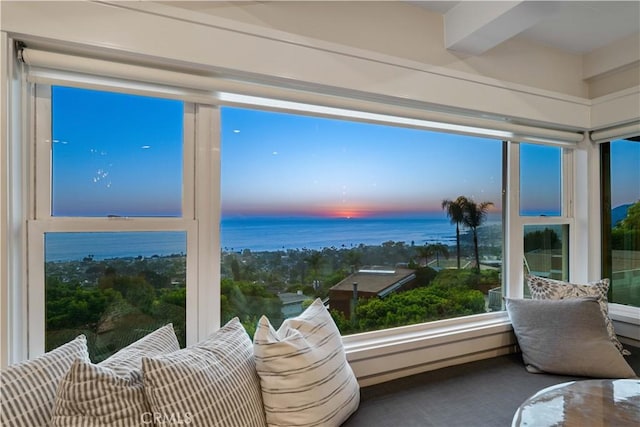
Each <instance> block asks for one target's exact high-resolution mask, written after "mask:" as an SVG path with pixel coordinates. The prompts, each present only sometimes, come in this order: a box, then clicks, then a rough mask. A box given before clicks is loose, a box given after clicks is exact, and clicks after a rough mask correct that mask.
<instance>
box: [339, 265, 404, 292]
mask: <svg viewBox="0 0 640 427" xmlns="http://www.w3.org/2000/svg"><path fill="white" fill-rule="evenodd" d="M414 278H415V270H412V269H410V268H401V267H395V268H393V267H368V268H363V269H360V270H358V271H357V272H356V273H353V274H351V275H349V276H348V277H347V278H345V279H343V280H342V281H340V282H339V283H338V284H336V285H334V286H332V287H331V290H334V291H350V292H351V291H353V284H354V283H357V284H358V292H366V293H375V294H377V295H379V296H384V295H386V294H388V293H390V292H392V291H393V290H394V289H396V288H398V287H400V286H402V285H404V284H406V283H408V282H409V281H411V280H413V279H414Z"/></svg>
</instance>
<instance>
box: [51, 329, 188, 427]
mask: <svg viewBox="0 0 640 427" xmlns="http://www.w3.org/2000/svg"><path fill="white" fill-rule="evenodd" d="M179 349H180V344H179V343H178V339H177V338H176V334H175V332H174V330H173V325H172V324H168V325H165V326H163V327H161V328H159V329H157V330H155V331H153V332H151V333H150V334H148V335H146V336H145V337H143V338H141V339H139V340H138V341H136V342H134V343H132V344H130V345H128V346H127V347H125V348H123V349H121V350H120V351H118V352H117V353H116V354H114V355H112V356H111V357H109V358H108V359H106V360H104V361H102V362H101V363H99V364H98V365H94V364H91V363H89V362H88V361H76V362H75V363H74V364H73V366H72V367H71V369H70V370H69V372H68V373H67V375H65V377H64V378H63V379H62V381H61V382H60V386H59V387H58V392H57V394H56V400H55V408H54V411H53V420H52V425H53V426H54V427H55V426H83V427H92V426H131V427H133V426H139V425H143V424H146V423H147V422H148V424H152V419H153V414H152V413H151V407H150V406H149V403H148V402H147V399H146V396H145V393H144V389H143V382H142V357H143V356H157V355H161V354H169V353H173V352H175V351H178V350H179Z"/></svg>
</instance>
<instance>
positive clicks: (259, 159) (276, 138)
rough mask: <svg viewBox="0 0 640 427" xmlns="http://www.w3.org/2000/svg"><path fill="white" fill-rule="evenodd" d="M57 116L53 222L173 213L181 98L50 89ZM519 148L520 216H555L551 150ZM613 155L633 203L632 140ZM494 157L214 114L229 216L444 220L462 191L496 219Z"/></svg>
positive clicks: (351, 128) (458, 144)
mask: <svg viewBox="0 0 640 427" xmlns="http://www.w3.org/2000/svg"><path fill="white" fill-rule="evenodd" d="M53 111H54V118H53V140H54V141H53V142H54V149H53V169H54V172H53V200H54V203H53V210H54V214H55V215H63V216H64V215H71V216H76V215H87V216H105V215H122V216H127V215H128V216H141V215H157V216H176V215H180V211H181V208H180V204H181V197H182V194H181V175H182V151H181V150H182V142H181V138H182V137H181V135H182V126H183V124H182V112H183V104H182V103H181V102H179V101H172V100H161V99H151V98H145V97H140V96H133V95H122V94H111V93H104V92H95V91H88V90H79V89H69V88H54V92H53ZM521 151H522V156H523V158H524V159H526V162H523V167H522V185H521V191H522V194H523V197H522V206H521V211H522V212H523V213H525V214H533V215H540V214H545V215H557V214H558V209H559V200H560V160H559V159H560V156H559V152H560V151H559V149H558V148H554V147H544V146H535V145H531V144H526V145H524V144H523V145H522V149H521ZM612 157H613V158H616V159H621V160H620V161H621V164H622V165H623V167H616V168H615V169H614V171H613V173H614V176H613V177H612V180H613V181H614V183H618V185H616V186H617V187H619V188H617V189H616V192H615V193H614V195H613V201H612V202H613V203H612V205H613V206H614V207H615V206H617V205H620V204H623V203H632V202H634V201H636V200H637V199H638V197H639V194H640V175H639V174H640V172H639V170H640V168H639V167H638V165H640V144H638V143H627V144H620V145H617V144H613V146H612ZM501 162H502V143H501V142H500V141H498V140H490V139H482V138H476V137H469V136H459V135H453V134H445V133H434V132H428V131H423V130H415V129H406V128H399V127H391V126H384V125H375V124H368V123H357V122H348V121H344V120H336V119H327V118H318V117H306V116H301V115H291V114H285V113H274V112H263V111H254V110H245V109H239V108H232V107H223V108H222V171H221V175H222V188H221V192H222V209H223V215H224V216H226V217H234V216H258V215H259V216H270V215H279V216H322V217H368V216H386V217H397V216H419V217H430V216H431V217H443V216H444V213H443V211H442V208H441V203H442V200H443V199H455V198H456V197H458V196H460V195H464V196H467V197H471V198H473V199H475V201H477V202H482V201H490V202H493V203H494V204H495V208H494V209H493V212H494V213H499V211H500V210H501V209H502V206H501V187H502V184H501Z"/></svg>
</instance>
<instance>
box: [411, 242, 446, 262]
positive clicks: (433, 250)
mask: <svg viewBox="0 0 640 427" xmlns="http://www.w3.org/2000/svg"><path fill="white" fill-rule="evenodd" d="M418 254H420V256H421V257H422V258H424V259H425V262H426V263H428V262H429V257H432V256H435V257H436V267H438V268H440V255H442V256H444V257H445V258H446V259H449V248H447V247H446V246H445V245H443V244H442V243H432V244H430V245H425V246H420V247H419V248H418Z"/></svg>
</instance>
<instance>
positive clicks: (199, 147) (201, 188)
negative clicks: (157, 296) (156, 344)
mask: <svg viewBox="0 0 640 427" xmlns="http://www.w3.org/2000/svg"><path fill="white" fill-rule="evenodd" d="M196 117H197V120H196V132H195V136H196V150H195V153H196V161H195V171H196V175H195V177H196V179H195V183H194V186H195V202H196V203H195V210H196V211H195V214H196V218H197V223H198V233H197V254H198V261H197V262H198V273H197V290H195V291H196V292H191V293H189V290H187V308H188V309H187V316H190V315H194V313H195V315H197V325H198V327H197V329H196V328H193V331H196V332H197V335H195V334H193V333H192V334H191V335H188V336H187V342H195V341H197V340H198V339H203V338H205V337H206V336H208V335H209V334H210V333H211V332H213V331H215V330H216V329H218V328H219V327H220V232H219V231H220V110H219V109H218V108H215V107H212V106H208V105H198V106H197V113H196ZM190 313H191V314H190ZM187 322H189V317H188V318H187Z"/></svg>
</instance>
